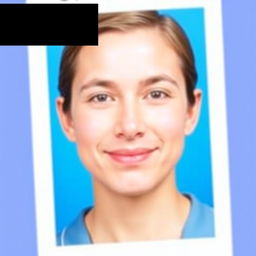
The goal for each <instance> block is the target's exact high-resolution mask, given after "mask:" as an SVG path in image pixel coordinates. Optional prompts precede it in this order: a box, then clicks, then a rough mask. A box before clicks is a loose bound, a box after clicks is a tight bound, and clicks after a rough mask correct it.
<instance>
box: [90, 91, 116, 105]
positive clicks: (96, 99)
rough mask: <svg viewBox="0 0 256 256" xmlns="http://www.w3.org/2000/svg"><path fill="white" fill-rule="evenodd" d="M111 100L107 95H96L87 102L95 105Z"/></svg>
mask: <svg viewBox="0 0 256 256" xmlns="http://www.w3.org/2000/svg"><path fill="white" fill-rule="evenodd" d="M109 100H111V98H110V97H109V96H108V95H107V94H103V93H101V94H97V95H95V96H93V97H92V98H91V99H90V100H89V101H90V102H96V103H98V102H99V103H101V102H106V101H109Z"/></svg>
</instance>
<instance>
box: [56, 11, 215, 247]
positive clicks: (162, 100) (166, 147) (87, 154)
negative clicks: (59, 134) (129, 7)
mask: <svg viewBox="0 0 256 256" xmlns="http://www.w3.org/2000/svg"><path fill="white" fill-rule="evenodd" d="M196 81H197V71H196V68H195V60H194V56H193V52H192V49H191V46H190V43H189V40H188V38H187V36H186V35H185V33H184V31H183V30H182V28H181V27H180V26H179V25H178V24H177V23H176V22H175V21H174V20H173V19H171V18H169V17H165V16H161V15H159V14H158V13H157V12H155V11H137V12H123V13H108V14H100V15H99V45H98V46H66V47H65V49H64V52H63V55H62V60H61V66H60V76H59V90H60V97H59V98H58V99H57V111H58V115H59V119H60V123H61V125H62V128H63V131H64V133H65V134H66V136H67V137H68V139H69V140H71V141H73V142H75V143H76V144H77V150H78V154H79V156H80V159H81V161H82V163H83V164H84V166H86V168H87V169H88V170H89V171H90V172H91V174H92V177H93V187H94V197H95V204H94V206H93V207H89V208H87V209H84V210H83V211H82V212H81V213H80V214H79V215H78V217H77V218H76V219H75V220H74V222H73V223H71V224H70V226H68V227H66V228H64V229H63V230H62V231H61V233H60V234H58V236H57V244H58V245H74V244H92V243H108V242H123V241H152V240H165V239H180V238H199V237H200V238H201V237H211V236H214V225H213V224H214V220H213V219H214V218H213V209H212V208H211V207H209V206H207V205H205V204H203V203H201V202H200V201H199V200H198V199H197V198H196V197H195V196H194V195H192V194H182V193H180V192H179V191H178V189H177V187H176V184H175V166H176V165H177V163H178V161H179V159H180V157H181V155H182V151H183V147H184V139H185V137H186V136H187V135H189V134H190V133H191V132H192V131H193V129H194V128H195V126H196V124H197V120H198V117H199V112H200V104H201V97H202V92H201V91H200V90H199V89H196V88H195V85H196ZM191 171H193V170H191Z"/></svg>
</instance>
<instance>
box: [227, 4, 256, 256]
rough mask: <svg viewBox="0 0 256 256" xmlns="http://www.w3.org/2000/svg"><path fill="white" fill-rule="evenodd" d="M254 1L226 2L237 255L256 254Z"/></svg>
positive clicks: (231, 154)
mask: <svg viewBox="0 0 256 256" xmlns="http://www.w3.org/2000/svg"><path fill="white" fill-rule="evenodd" d="M255 14H256V2H255V0H250V1H249V0H246V1H231V0H229V1H223V15H224V42H225V44H224V46H225V59H226V61H225V62H226V63H225V68H226V84H227V106H228V127H229V152H230V177H231V199H232V202H231V206H232V223H233V248H234V255H235V256H250V255H256V243H255V239H256V206H255V195H256V160H255V159H256V155H255V153H256V113H255V110H256V103H255V102H256V100H255V97H256V82H255V74H256V64H255V60H256V17H255Z"/></svg>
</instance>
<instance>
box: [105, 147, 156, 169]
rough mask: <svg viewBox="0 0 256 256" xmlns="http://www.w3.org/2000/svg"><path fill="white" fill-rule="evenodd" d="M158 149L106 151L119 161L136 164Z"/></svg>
mask: <svg viewBox="0 0 256 256" xmlns="http://www.w3.org/2000/svg"><path fill="white" fill-rule="evenodd" d="M156 149H157V148H154V149H149V148H136V149H118V150H114V151H106V153H107V154H108V155H109V156H110V158H111V159H112V160H114V161H115V162H117V163H120V164H125V165H134V164H139V163H142V162H144V161H145V160H147V159H148V158H149V157H150V156H151V155H152V153H153V152H154V151H155V150H156Z"/></svg>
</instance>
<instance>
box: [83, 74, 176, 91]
mask: <svg viewBox="0 0 256 256" xmlns="http://www.w3.org/2000/svg"><path fill="white" fill-rule="evenodd" d="M161 81H167V82H169V83H170V84H172V85H174V86H178V83H177V82H176V80H175V79H174V78H172V77H171V76H169V75H166V74H160V75H155V76H151V77H148V78H146V79H143V80H141V81H140V82H139V84H140V85H141V86H150V85H152V84H155V83H158V82H161ZM115 85H116V83H115V82H113V81H112V80H105V79H98V78H93V79H92V80H90V81H88V82H87V83H85V84H84V85H83V86H81V88H80V93H81V92H82V91H84V90H86V89H89V88H91V87H104V88H111V87H112V88H113V87H115Z"/></svg>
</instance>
